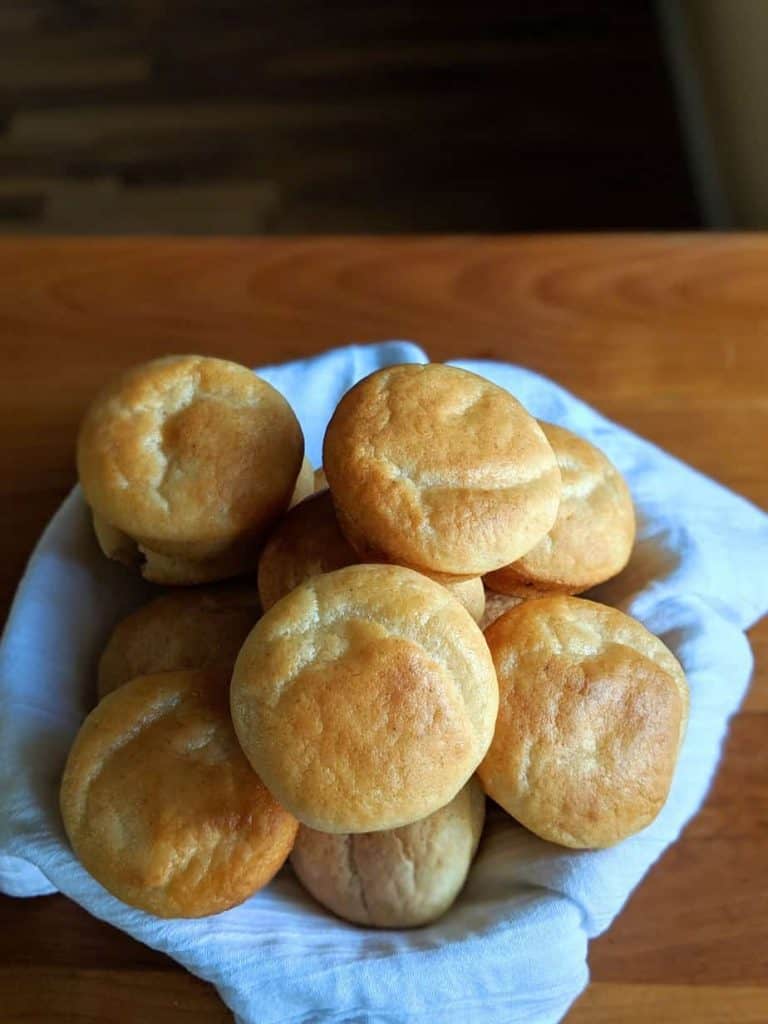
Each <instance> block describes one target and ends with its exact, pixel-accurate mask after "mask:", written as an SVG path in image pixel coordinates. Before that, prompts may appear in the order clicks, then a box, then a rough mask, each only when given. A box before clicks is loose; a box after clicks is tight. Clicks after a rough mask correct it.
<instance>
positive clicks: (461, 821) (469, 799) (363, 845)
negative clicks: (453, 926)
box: [291, 778, 485, 928]
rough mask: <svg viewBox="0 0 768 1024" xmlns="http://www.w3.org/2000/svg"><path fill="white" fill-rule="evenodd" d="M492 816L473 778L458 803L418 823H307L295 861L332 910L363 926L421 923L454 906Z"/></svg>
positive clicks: (311, 888)
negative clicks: (335, 826)
mask: <svg viewBox="0 0 768 1024" xmlns="http://www.w3.org/2000/svg"><path fill="white" fill-rule="evenodd" d="M484 820H485V794H484V793H483V790H482V787H481V786H480V784H479V783H478V781H477V780H476V779H475V778H472V779H470V781H469V782H468V783H467V785H466V786H464V788H463V789H461V790H460V791H459V792H458V793H457V795H456V796H455V797H454V798H453V800H451V802H450V803H449V804H448V805H447V806H445V807H441V808H440V810H438V811H435V812H434V814H430V815H429V817H428V818H424V819H422V820H421V821H416V822H414V823H413V824H412V825H404V826H403V827H402V828H397V829H393V830H391V831H390V830H387V831H384V832H366V833H363V834H361V835H330V834H328V833H326V832H317V831H315V830H314V829H311V828H308V827H307V826H306V825H302V826H301V827H300V829H299V833H298V836H297V837H296V844H295V846H294V848H293V852H292V854H291V865H292V866H293V869H294V871H295V872H296V874H297V875H298V877H299V880H300V881H301V883H302V884H303V885H304V887H305V888H306V889H307V890H308V891H309V892H310V893H311V894H312V895H313V896H314V897H315V899H316V900H317V901H318V902H319V903H322V904H323V906H324V907H327V908H328V910H331V911H333V913H334V914H337V915H338V916H339V917H343V918H345V919H346V920H347V921H352V922H354V923H356V924H364V925H372V926H374V927H376V928H414V927H418V926H419V925H424V924H428V923H429V922H431V921H435V920H436V919H437V918H438V917H440V916H441V915H442V914H444V913H445V912H446V911H447V910H448V909H449V908H450V906H451V905H452V903H453V902H454V900H455V899H456V897H457V896H458V894H459V893H460V892H461V889H462V887H463V885H464V882H465V880H466V877H467V872H468V871H469V867H470V864H471V863H472V858H473V857H474V855H475V851H476V849H477V844H478V843H479V841H480V834H481V832H482V830H483V822H484Z"/></svg>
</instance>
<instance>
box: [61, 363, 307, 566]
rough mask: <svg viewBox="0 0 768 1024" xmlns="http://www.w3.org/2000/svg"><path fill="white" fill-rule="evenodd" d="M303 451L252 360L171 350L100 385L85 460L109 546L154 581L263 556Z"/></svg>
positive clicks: (84, 475) (283, 405) (289, 415)
mask: <svg viewBox="0 0 768 1024" xmlns="http://www.w3.org/2000/svg"><path fill="white" fill-rule="evenodd" d="M303 451H304V441H303V437H302V433H301V428H300V426H299V423H298V420H297V419H296V417H295V416H294V414H293V411H292V409H291V408H290V406H289V405H288V403H287V402H286V401H285V399H284V398H283V397H282V396H281V395H280V394H279V393H278V392H277V391H275V389H274V388H273V387H271V386H270V385H269V384H267V383H266V382H265V381H263V380H260V379H259V378H258V377H257V376H256V375H255V374H253V373H252V372H251V371H250V370H248V369H246V368H245V367H244V366H238V365H237V364H236V363H229V362H226V361H225V360H222V359H207V358H204V357H202V356H170V357H168V358H166V359H156V360H154V361H153V362H150V363H144V364H142V365H141V366H137V367H134V368H133V369H132V370H129V371H127V373H124V374H123V375H122V376H121V377H120V378H118V380H116V381H115V382H113V383H112V384H111V385H110V386H109V387H108V388H106V389H105V390H104V391H102V393H101V394H100V395H99V396H98V397H97V398H96V400H95V401H94V402H93V404H92V405H91V407H90V408H89V409H88V411H87V413H86V415H85V418H84V420H83V423H82V425H81V428H80V434H79V438H78V446H77V464H78V473H79V475H80V483H81V484H82V487H83V491H84V493H85V497H86V500H87V501H88V504H89V505H90V506H91V508H92V510H93V514H94V525H95V528H96V534H97V537H98V539H99V542H100V544H101V545H102V547H103V549H104V551H105V553H106V554H107V555H108V556H109V557H113V558H119V559H121V560H123V561H126V562H128V563H130V564H134V565H137V566H140V568H141V572H142V574H143V575H144V576H145V577H146V578H147V579H150V580H152V581H154V582H157V583H168V584H175V583H185V584H187V583H202V582H206V581H209V580H215V579H222V578H225V577H227V576H234V575H237V574H238V573H241V572H244V571H247V570H248V569H250V568H253V567H254V566H255V561H256V557H257V554H258V548H259V544H260V541H261V539H262V537H263V535H264V534H265V532H266V531H267V530H268V529H269V527H270V526H271V525H272V523H273V522H274V521H275V520H276V519H277V517H278V516H279V515H280V514H281V513H282V512H283V511H284V510H285V509H286V508H287V507H288V503H289V501H290V499H291V495H292V493H293V490H294V486H295V484H296V479H297V476H298V473H299V468H300V466H301V461H302V457H303Z"/></svg>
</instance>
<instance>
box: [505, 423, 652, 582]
mask: <svg viewBox="0 0 768 1024" xmlns="http://www.w3.org/2000/svg"><path fill="white" fill-rule="evenodd" d="M541 428H542V430H543V431H544V433H545V434H546V435H547V439H548V441H549V443H550V444H551V445H552V449H553V451H554V453H555V455H556V456H557V463H558V465H559V467H560V475H561V477H562V481H563V491H562V495H561V498H560V508H559V510H558V513H557V519H556V520H555V524H554V526H553V527H552V529H551V530H550V531H549V533H548V534H547V536H546V537H544V538H543V539H542V540H541V541H539V543H538V544H537V545H536V546H535V547H533V548H532V549H531V550H530V551H528V552H527V554H525V555H523V557H522V558H520V559H518V560H517V561H516V562H513V563H512V564H511V565H507V566H504V568H502V569H498V570H497V571H496V572H492V573H490V574H489V575H488V576H486V583H487V585H488V586H489V587H490V588H491V589H492V590H496V591H499V592H501V593H503V594H514V595H517V596H520V597H527V596H529V595H531V594H534V595H535V594H537V593H549V592H553V591H558V592H560V593H565V594H579V593H581V592H582V591H584V590H589V588H590V587H594V586H596V585H597V584H598V583H602V582H603V581H604V580H608V579H610V578H611V577H612V576H616V575H617V573H620V572H621V570H622V569H623V568H624V566H625V565H626V564H627V562H628V561H629V556H630V554H631V552H632V545H633V544H634V542H635V510H634V506H633V505H632V496H631V495H630V493H629V488H628V487H627V485H626V483H625V482H624V478H623V477H622V475H621V473H619V471H618V469H616V467H615V466H614V465H613V463H612V462H610V461H609V459H608V458H607V456H605V455H604V454H603V453H602V452H601V451H600V450H599V449H598V448H595V446H594V445H593V444H590V443H589V441H585V440H584V438H582V437H577V436H576V434H572V433H571V431H570V430H566V429H565V428H564V427H556V426H554V424H552V423H542V424H541Z"/></svg>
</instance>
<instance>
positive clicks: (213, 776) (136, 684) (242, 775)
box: [61, 669, 298, 917]
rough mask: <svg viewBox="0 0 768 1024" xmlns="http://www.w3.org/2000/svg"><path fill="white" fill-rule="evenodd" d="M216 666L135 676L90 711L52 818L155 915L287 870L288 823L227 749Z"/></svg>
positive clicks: (234, 897) (190, 910) (118, 887)
mask: <svg viewBox="0 0 768 1024" xmlns="http://www.w3.org/2000/svg"><path fill="white" fill-rule="evenodd" d="M228 678H229V673H228V672H227V671H222V670H220V669H206V670H198V671H181V672H167V673H163V674H160V675H153V676H142V677H140V678H138V679H134V680H132V681H131V682H130V683H126V685H125V686H121V687H120V688H119V689H117V690H115V691H114V692H113V693H111V694H109V696H107V697H106V698H105V699H104V700H103V701H102V702H101V703H100V704H99V705H97V707H96V708H95V709H94V710H93V711H92V712H91V714H90V715H89V716H88V718H87V719H86V720H85V722H84V723H83V726H82V728H81V729H80V732H79V733H78V735H77V737H76V739H75V742H74V745H73V746H72V750H71V751H70V754H69V758H68V759H67V764H66V768H65V770H64V776H63V779H62V783H61V812H62V816H63V819H64V826H65V828H66V831H67V835H68V836H69V840H70V842H71V843H72V847H73V849H74V851H75V853H76V855H77V856H78V858H79V859H80V861H81V862H82V864H83V865H84V867H85V868H86V869H87V870H88V871H89V872H90V873H91V874H92V875H93V877H94V878H95V879H96V880H97V881H98V882H100V883H101V884H102V885H103V886H104V888H105V889H108V890H109V892H111V893H112V894H113V895H114V896H117V897H118V898H119V899H121V900H123V901H124V902H126V903H129V904H131V905H132V906H134V907H138V908H140V909H141V910H146V911H148V912H149V913H152V914H156V915H157V916H158V917H202V916H205V915H208V914H216V913H219V912H220V911H222V910H226V909H228V908H229V907H233V906H235V905H236V904H238V903H241V902H242V901H243V900H245V899H247V898H248V896H250V895H251V894H252V893H254V892H255V891H256V890H257V889H260V888H261V887H262V886H264V885H266V883H267V882H268V881H269V880H270V879H271V878H272V877H273V875H274V874H275V872H276V871H277V870H278V869H279V868H280V866H281V865H282V864H283V862H284V861H285V859H286V857H287V856H288V854H289V853H290V850H291V847H292V846H293V842H294V839H295V836H296V830H297V828H298V825H297V822H296V821H295V819H294V818H293V817H291V815H290V814H288V813H287V811H285V810H283V808H282V807H280V806H279V804H278V803H277V802H276V801H275V799H274V798H273V797H272V796H271V794H270V793H269V792H268V790H267V789H266V787H265V786H264V785H263V784H262V782H261V781H260V780H259V778H258V776H257V775H256V774H255V773H254V772H253V770H252V769H251V767H250V765H249V764H248V762H247V760H246V759H245V756H244V755H243V753H242V751H241V750H240V747H239V745H238V743H237V739H236V737H235V734H234V731H233V729H232V724H231V721H230V718H229V713H228V707H227V682H228Z"/></svg>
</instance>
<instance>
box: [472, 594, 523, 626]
mask: <svg viewBox="0 0 768 1024" xmlns="http://www.w3.org/2000/svg"><path fill="white" fill-rule="evenodd" d="M484 597H485V608H484V609H483V614H482V616H481V617H480V619H479V620H478V622H479V624H480V629H482V631H483V632H485V631H486V629H488V627H489V626H490V625H492V624H493V623H494V622H495V621H496V619H498V618H500V617H501V616H502V615H503V614H504V612H508V611H509V609H510V608H516V607H517V606H518V605H519V604H520V602H521V601H524V600H525V598H523V597H511V596H509V595H508V594H494V592H493V591H492V590H488V588H487V587H486V588H485V593H484Z"/></svg>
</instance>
